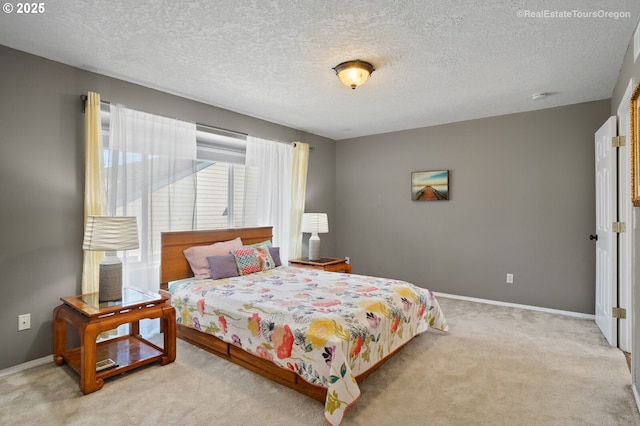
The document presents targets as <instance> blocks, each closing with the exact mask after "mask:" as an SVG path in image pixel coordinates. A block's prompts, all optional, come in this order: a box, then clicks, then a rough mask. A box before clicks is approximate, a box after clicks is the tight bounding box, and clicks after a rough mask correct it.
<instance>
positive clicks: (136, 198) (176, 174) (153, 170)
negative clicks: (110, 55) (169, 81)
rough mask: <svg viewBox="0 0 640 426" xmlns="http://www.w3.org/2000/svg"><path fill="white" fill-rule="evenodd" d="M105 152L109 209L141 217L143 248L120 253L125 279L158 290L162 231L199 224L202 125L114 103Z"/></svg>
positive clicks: (130, 283)
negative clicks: (198, 135) (199, 137)
mask: <svg viewBox="0 0 640 426" xmlns="http://www.w3.org/2000/svg"><path fill="white" fill-rule="evenodd" d="M105 155H106V156H107V158H105V164H106V166H105V176H106V186H107V204H108V210H109V214H111V215H118V216H121V215H126V216H136V217H137V218H138V233H139V237H140V248H139V249H138V250H130V251H127V252H122V253H120V254H119V256H120V258H121V259H122V263H123V276H122V280H123V283H124V285H126V286H134V287H139V288H142V289H147V290H152V291H157V290H158V288H159V283H160V276H159V266H160V233H161V232H162V231H170V230H185V229H192V227H193V221H194V212H195V200H196V174H195V171H196V125H195V123H187V122H184V121H178V120H173V119H170V118H166V117H160V116H156V115H153V114H148V113H145V112H141V111H135V110H131V109H128V108H125V107H123V106H121V105H111V123H110V130H109V142H108V151H106V152H105Z"/></svg>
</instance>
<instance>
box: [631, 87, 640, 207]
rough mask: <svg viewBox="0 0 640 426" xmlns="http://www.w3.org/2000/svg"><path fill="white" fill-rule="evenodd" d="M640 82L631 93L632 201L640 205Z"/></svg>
mask: <svg viewBox="0 0 640 426" xmlns="http://www.w3.org/2000/svg"><path fill="white" fill-rule="evenodd" d="M638 98H640V83H638V85H637V86H636V88H635V89H634V91H633V93H632V94H631V111H630V112H631V202H632V203H633V205H634V206H636V207H640V133H638V130H639V129H638V123H639V122H640V102H638Z"/></svg>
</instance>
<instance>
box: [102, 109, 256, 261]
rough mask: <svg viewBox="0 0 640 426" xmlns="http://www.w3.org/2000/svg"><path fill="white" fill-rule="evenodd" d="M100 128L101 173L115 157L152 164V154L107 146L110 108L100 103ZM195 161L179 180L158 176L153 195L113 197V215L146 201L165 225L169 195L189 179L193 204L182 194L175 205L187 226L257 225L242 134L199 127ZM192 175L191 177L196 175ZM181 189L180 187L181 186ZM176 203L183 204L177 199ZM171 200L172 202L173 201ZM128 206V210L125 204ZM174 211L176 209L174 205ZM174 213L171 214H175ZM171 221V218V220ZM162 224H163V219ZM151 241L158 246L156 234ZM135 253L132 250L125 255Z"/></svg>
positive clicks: (138, 208) (158, 225) (158, 221)
mask: <svg viewBox="0 0 640 426" xmlns="http://www.w3.org/2000/svg"><path fill="white" fill-rule="evenodd" d="M102 130H103V143H104V147H105V148H104V167H105V175H108V173H109V168H110V166H111V164H113V162H114V161H119V162H123V161H126V162H127V163H130V164H134V163H139V164H140V167H141V168H144V167H153V158H152V156H144V155H140V154H127V155H125V156H124V158H123V156H122V155H121V156H120V158H116V157H115V156H114V153H113V152H112V151H111V150H110V149H109V107H108V105H106V106H105V105H103V110H102ZM196 138H197V139H196V140H197V148H198V154H197V155H198V163H197V165H196V167H195V171H194V170H193V169H185V171H184V173H183V174H181V175H180V176H179V177H178V178H176V177H175V176H174V177H173V178H172V179H158V181H157V182H154V183H153V188H154V189H153V193H152V194H137V196H135V197H132V199H128V200H117V202H116V203H115V204H116V205H117V206H118V209H117V211H116V214H123V213H122V212H123V211H127V212H128V213H127V214H129V215H131V214H132V212H141V211H142V209H143V208H144V207H143V206H145V205H148V206H149V208H150V209H151V211H152V215H153V219H154V225H156V226H155V227H156V229H163V228H164V229H169V226H168V225H169V212H168V210H167V208H166V206H167V200H168V194H169V193H171V192H173V193H174V194H180V193H181V192H183V191H184V192H185V193H189V192H190V191H191V189H190V187H191V186H192V185H193V180H194V179H195V183H196V205H195V211H194V209H193V204H192V202H191V201H190V199H189V198H188V197H185V200H184V203H185V206H184V209H179V210H180V212H181V214H182V215H184V218H181V221H180V223H184V228H185V229H220V228H230V227H243V226H250V225H252V224H255V217H256V213H255V205H253V203H249V204H247V205H245V193H246V191H247V190H248V189H247V185H248V184H249V183H251V182H253V181H255V179H251V177H250V176H247V174H249V175H252V173H248V172H249V171H248V170H247V168H246V167H245V166H244V154H245V149H246V136H244V135H239V134H237V133H235V132H230V131H225V130H220V129H214V128H211V127H208V126H204V125H197V133H196ZM194 174H195V176H194ZM253 183H255V182H253ZM183 188H184V189H183ZM178 202H182V201H181V200H180V198H179V197H178ZM174 203H175V201H174ZM125 204H126V210H125V209H124V205H125ZM174 211H175V208H174ZM174 215H175V213H174ZM172 220H173V222H174V223H175V217H174V218H172ZM164 222H166V227H165V226H163V223H164ZM147 238H149V239H150V240H151V241H148V243H149V244H151V245H156V246H159V244H160V235H159V234H158V235H150V236H147ZM127 254H128V255H134V253H127Z"/></svg>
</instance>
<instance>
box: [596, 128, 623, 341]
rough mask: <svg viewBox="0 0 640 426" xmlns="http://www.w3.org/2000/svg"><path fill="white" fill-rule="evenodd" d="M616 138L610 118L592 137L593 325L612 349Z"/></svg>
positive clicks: (615, 336)
mask: <svg viewBox="0 0 640 426" xmlns="http://www.w3.org/2000/svg"><path fill="white" fill-rule="evenodd" d="M615 135H616V117H610V118H609V119H608V120H607V121H606V122H605V123H604V124H603V125H602V127H600V129H598V131H597V132H596V134H595V151H596V235H597V240H596V323H597V324H598V327H600V330H602V334H604V337H605V338H606V339H607V341H608V342H609V344H610V345H611V346H617V345H618V329H617V326H618V324H617V320H616V319H614V318H613V317H612V308H613V307H614V306H615V304H616V303H617V300H616V299H617V290H618V289H617V282H618V270H617V269H618V268H617V263H618V262H617V248H618V243H617V235H616V234H615V233H614V232H613V229H612V228H613V222H615V221H617V203H618V201H617V194H618V189H617V184H616V181H617V167H616V163H617V155H616V149H615V148H613V147H612V146H611V138H612V137H613V136H615Z"/></svg>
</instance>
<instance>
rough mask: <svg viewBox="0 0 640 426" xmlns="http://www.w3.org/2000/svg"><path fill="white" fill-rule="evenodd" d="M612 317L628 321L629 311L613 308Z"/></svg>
mask: <svg viewBox="0 0 640 426" xmlns="http://www.w3.org/2000/svg"><path fill="white" fill-rule="evenodd" d="M611 316H612V317H614V318H618V319H627V310H626V309H625V308H612V312H611Z"/></svg>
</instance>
